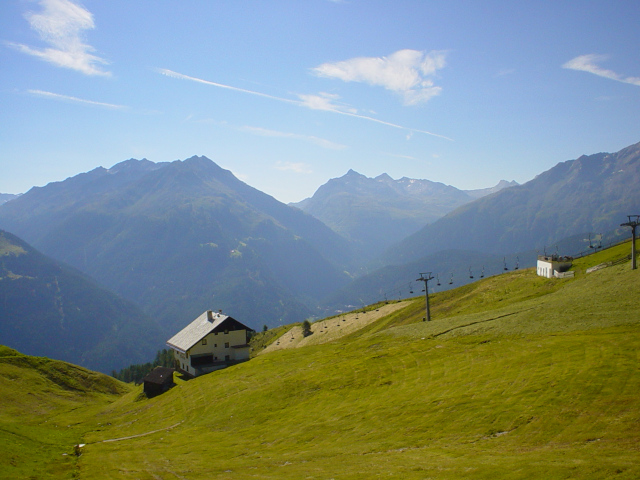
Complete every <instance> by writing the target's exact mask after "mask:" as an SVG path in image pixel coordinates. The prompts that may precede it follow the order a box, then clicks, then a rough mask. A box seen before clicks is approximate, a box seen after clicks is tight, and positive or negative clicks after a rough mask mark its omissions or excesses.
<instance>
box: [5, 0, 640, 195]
mask: <svg viewBox="0 0 640 480" xmlns="http://www.w3.org/2000/svg"><path fill="white" fill-rule="evenodd" d="M639 24H640V2H638V1H637V0H629V1H623V0H619V1H618V0H608V1H598V0H580V1H571V0H563V1H558V0H553V1H546V0H540V1H535V2H514V1H512V0H509V1H493V0H483V1H479V0H478V1H471V0H465V1H462V0H448V1H447V2H442V1H429V0H417V1H410V0H406V1H403V0H396V1H378V0H290V1H284V0H282V1H281V0H269V1H244V0H232V1H226V0H165V1H162V2H154V1H149V0H141V1H131V0H109V1H107V2H105V1H103V0H84V1H82V2H81V1H79V0H2V2H0V192H2V193H14V194H17V193H23V192H26V191H27V190H29V189H30V188H31V187H33V186H43V185H46V184H47V183H49V182H55V181H61V180H64V179H65V178H67V177H70V176H74V175H76V174H79V173H82V172H86V171H90V170H92V169H94V168H96V167H99V166H102V167H105V168H109V167H111V166H113V165H115V164H116V163H119V162H121V161H124V160H127V159H129V158H137V159H142V158H147V159H149V160H151V161H154V162H164V161H173V160H184V159H186V158H189V157H191V156H193V155H204V156H206V157H208V158H210V159H211V160H213V161H214V162H216V163H217V164H218V165H220V166H221V167H223V168H226V169H229V170H231V171H232V172H233V173H234V174H235V175H236V176H237V177H238V178H240V179H241V180H243V181H244V182H246V183H248V184H249V185H251V186H253V187H255V188H257V189H259V190H262V191H263V192H265V193H268V194H270V195H272V196H274V197H275V198H277V199H278V200H280V201H282V202H285V203H288V202H296V201H300V200H302V199H304V198H306V197H309V196H311V195H313V193H314V192H315V191H316V189H317V188H318V187H320V186H321V185H322V184H324V183H326V182H327V181H328V180H329V179H331V178H335V177H340V176H342V175H344V174H345V173H346V172H347V171H348V170H349V169H353V170H355V171H357V172H359V173H362V174H364V175H366V176H368V177H375V176H378V175H380V174H382V173H387V174H389V175H390V176H391V177H393V178H396V179H399V178H402V177H409V178H419V179H428V180H432V181H437V182H442V183H445V184H448V185H453V186H455V187H457V188H460V189H476V188H485V187H490V186H493V185H495V184H497V183H498V181H500V180H501V179H506V180H515V181H517V182H519V183H524V182H526V181H528V180H531V179H532V178H534V177H535V176H536V175H538V174H539V173H541V172H543V171H545V170H548V169H549V168H551V167H553V166H554V165H555V164H557V163H558V162H562V161H565V160H570V159H574V158H578V157H579V156H580V155H583V154H593V153H598V152H616V151H618V150H620V149H622V148H624V147H626V146H629V145H631V144H634V143H637V142H640V29H639V28H638V25H639Z"/></svg>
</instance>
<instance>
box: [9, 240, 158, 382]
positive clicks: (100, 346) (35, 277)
mask: <svg viewBox="0 0 640 480" xmlns="http://www.w3.org/2000/svg"><path fill="white" fill-rule="evenodd" d="M0 305H1V307H0V343H2V344H4V345H8V346H10V347H12V348H16V349H19V350H20V351H23V352H25V353H28V354H34V355H40V356H47V357H50V358H55V359H58V360H64V361H68V362H72V363H75V364H77V365H81V366H84V367H86V368H90V369H93V370H98V371H101V372H104V373H108V372H111V371H112V370H115V369H120V368H123V367H124V366H127V365H130V364H131V363H140V362H143V361H146V359H148V358H149V357H151V356H153V354H154V353H155V351H156V350H157V347H158V345H159V344H161V343H160V342H162V341H163V340H164V338H163V336H162V333H161V332H162V329H161V328H160V327H159V326H158V324H157V323H156V322H154V321H153V320H152V319H151V318H149V317H148V316H147V315H145V314H144V313H143V312H142V311H141V310H140V309H139V308H138V307H137V306H136V305H134V304H133V303H132V302H130V301H127V300H124V299H122V298H120V297H118V296H117V295H115V294H113V293H111V292H109V291H108V290H106V289H105V288H103V287H100V286H99V285H97V284H96V283H95V282H94V281H93V280H91V279H90V278H88V277H87V276H86V275H84V274H82V273H80V272H79V271H77V270H76V269H74V268H72V267H70V266H68V265H64V264H63V263H61V262H58V261H55V260H53V259H51V258H48V257H46V256H45V255H42V254H41V253H40V252H38V251H37V250H35V249H34V248H33V247H31V246H30V245H28V244H27V243H26V242H24V241H22V240H21V239H19V238H18V237H16V236H15V235H12V234H10V233H9V232H5V231H2V230H0Z"/></svg>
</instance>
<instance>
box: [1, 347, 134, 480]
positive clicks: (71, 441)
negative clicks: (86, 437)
mask: <svg viewBox="0 0 640 480" xmlns="http://www.w3.org/2000/svg"><path fill="white" fill-rule="evenodd" d="M129 388H130V387H128V386H127V385H125V384H123V383H120V382H118V381H117V380H114V379H113V378H111V377H107V376H106V375H102V374H100V373H96V372H91V371H89V370H85V369H84V368H81V367H77V366H75V365H71V364H69V363H65V362H60V361H56V360H49V359H48V358H40V357H29V356H26V355H22V354H20V353H18V352H16V351H15V350H12V349H10V348H7V347H3V346H0V392H2V394H1V395H0V445H1V447H0V479H17V478H38V479H40V478H72V476H73V475H74V472H76V461H77V457H76V456H75V455H74V445H76V444H78V443H82V435H83V433H84V431H85V430H86V429H87V428H88V427H89V426H90V425H96V422H100V420H99V419H98V418H99V417H97V416H96V415H97V414H98V413H99V412H100V410H102V409H103V408H105V406H106V405H109V404H110V403H111V402H113V401H114V400H115V399H116V398H118V396H120V395H122V394H123V393H125V392H127V391H128V389H129Z"/></svg>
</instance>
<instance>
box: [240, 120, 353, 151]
mask: <svg viewBox="0 0 640 480" xmlns="http://www.w3.org/2000/svg"><path fill="white" fill-rule="evenodd" d="M240 130H242V131H245V132H249V133H252V134H254V135H260V136H261V137H277V138H291V139H294V140H302V141H305V142H309V143H313V144H314V145H318V146H319V147H322V148H328V149H331V150H342V149H344V148H346V146H345V145H340V144H339V143H334V142H332V141H330V140H326V139H324V138H319V137H314V136H313V135H301V134H298V133H289V132H279V131H277V130H269V129H267V128H262V127H249V126H245V127H241V128H240Z"/></svg>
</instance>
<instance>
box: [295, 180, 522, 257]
mask: <svg viewBox="0 0 640 480" xmlns="http://www.w3.org/2000/svg"><path fill="white" fill-rule="evenodd" d="M513 185H517V183H516V182H507V181H505V180H502V181H500V183H498V184H497V185H496V186H495V187H492V188H485V189H480V190H459V189H457V188H455V187H452V186H451V185H445V184H443V183H439V182H432V181H430V180H421V179H414V178H407V177H403V178H401V179H399V180H394V179H392V178H391V177H390V176H389V175H387V174H386V173H385V174H382V175H379V176H377V177H375V178H369V177H366V176H364V175H362V174H360V173H358V172H356V171H354V170H349V171H348V172H347V173H346V174H345V175H344V176H342V177H339V178H333V179H331V180H329V181H328V182H327V183H325V184H324V185H322V186H321V187H320V188H318V190H317V191H316V192H315V193H314V195H313V196H312V197H310V198H306V199H304V200H302V201H301V202H298V203H290V204H289V205H291V206H295V207H297V208H300V209H301V210H303V211H305V212H307V213H309V214H311V215H313V216H314V217H316V218H318V219H319V220H321V221H322V222H323V223H325V224H326V225H328V226H329V227H331V228H332V229H333V230H334V231H336V232H337V233H339V234H341V235H342V236H344V237H345V238H347V239H349V240H351V241H352V242H354V243H355V245H356V247H357V252H358V253H359V255H360V259H361V260H363V261H365V262H366V261H367V260H369V259H371V258H373V257H375V256H377V255H379V254H380V253H382V252H383V251H384V250H385V249H386V248H388V247H390V246H391V245H393V244H395V243H397V242H399V241H401V240H403V239H404V238H405V237H407V236H408V235H411V234H412V233H415V232H417V231H418V230H419V229H420V228H422V227H423V226H425V225H426V224H429V223H432V222H434V221H435V220H437V219H438V218H440V217H442V216H444V215H445V214H447V213H449V212H451V211H452V210H454V209H456V208H457V207H460V206H462V205H464V204H466V203H469V202H471V201H473V200H474V199H476V198H481V197H483V196H486V195H489V194H491V193H494V192H497V191H499V190H502V189H503V188H507V187H511V186H513Z"/></svg>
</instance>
